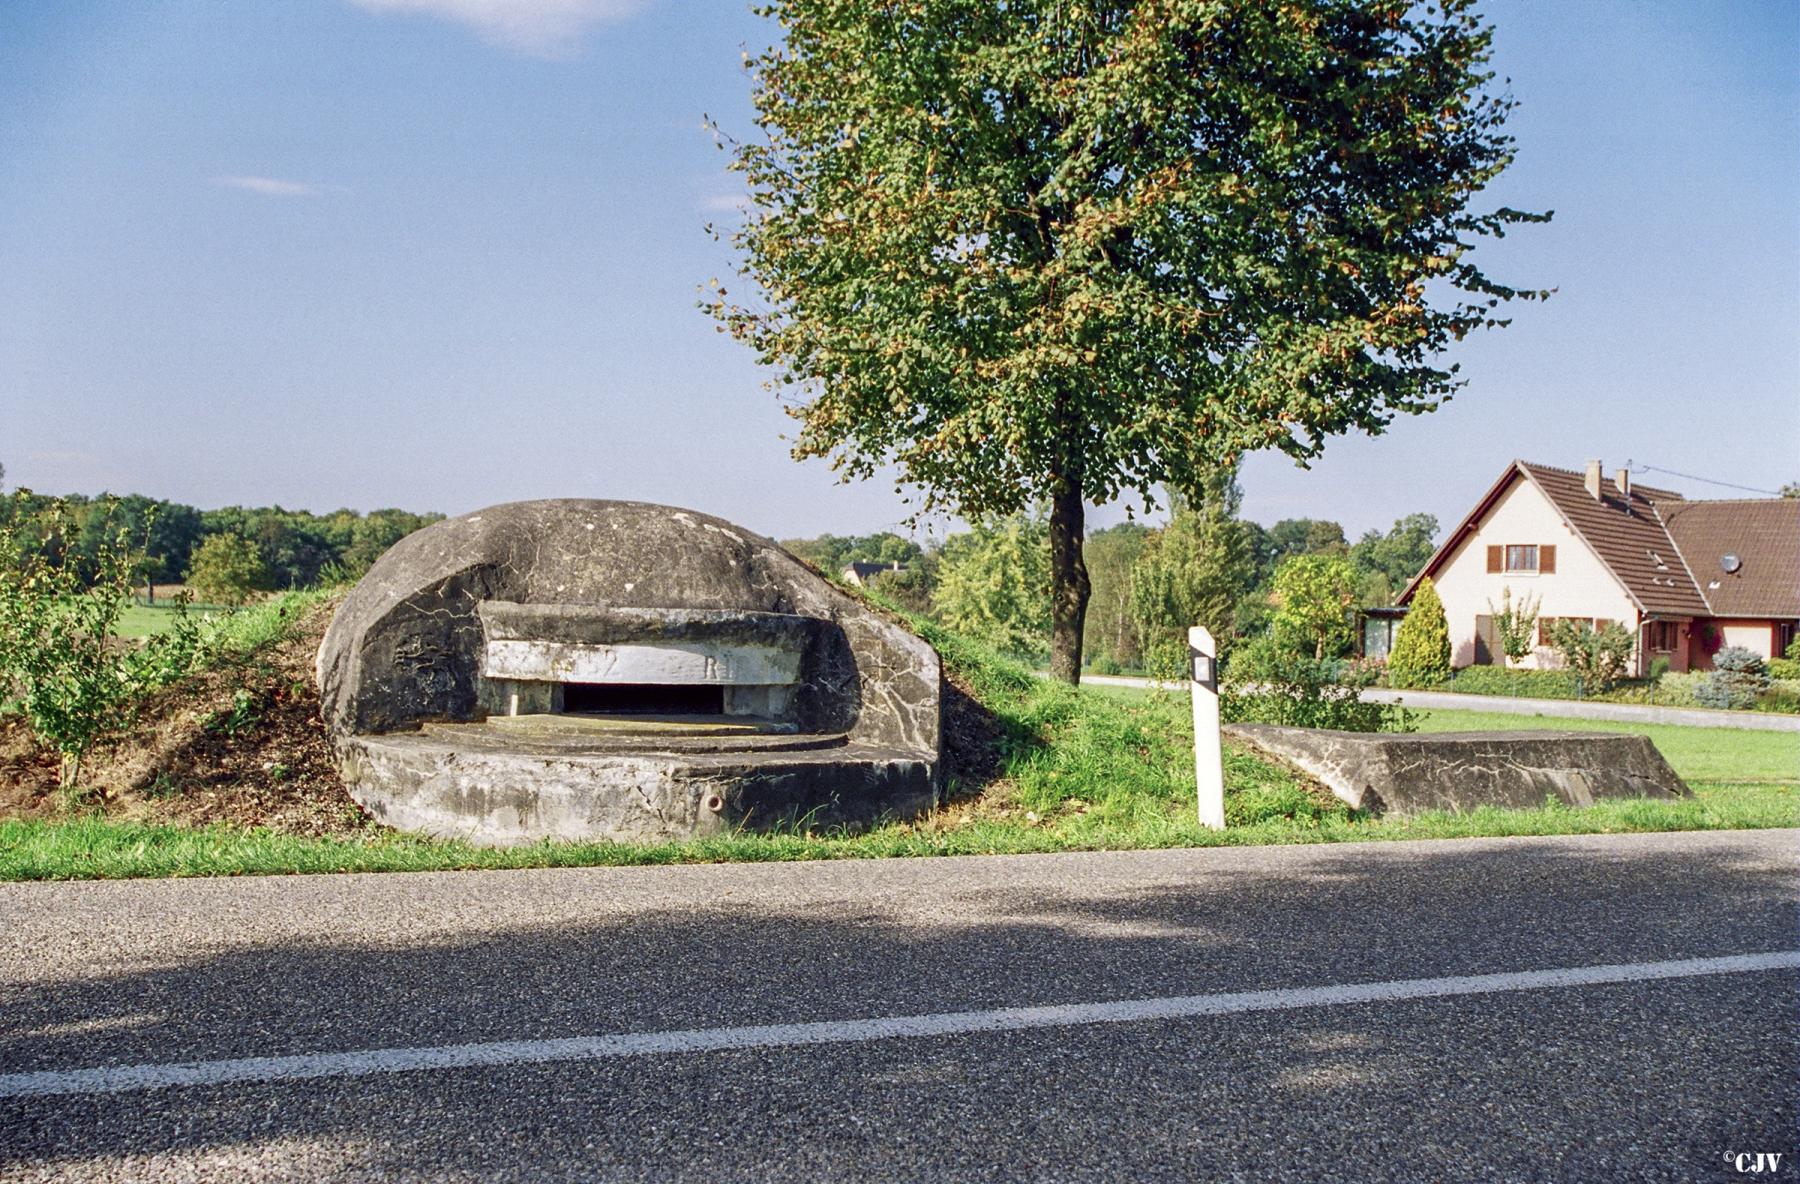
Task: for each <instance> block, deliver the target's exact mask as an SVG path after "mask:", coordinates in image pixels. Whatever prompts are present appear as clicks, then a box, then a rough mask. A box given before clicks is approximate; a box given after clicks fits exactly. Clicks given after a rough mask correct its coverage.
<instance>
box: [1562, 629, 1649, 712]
mask: <svg viewBox="0 0 1800 1184" xmlns="http://www.w3.org/2000/svg"><path fill="white" fill-rule="evenodd" d="M1549 634H1550V644H1551V645H1553V646H1555V647H1556V652H1557V653H1559V654H1561V655H1562V660H1563V666H1564V667H1565V668H1567V669H1568V671H1569V673H1571V674H1573V675H1574V676H1575V677H1576V678H1577V679H1579V680H1580V682H1581V686H1582V688H1583V689H1584V690H1586V691H1588V692H1590V693H1591V692H1594V691H1603V690H1605V689H1606V688H1608V687H1610V686H1611V685H1612V684H1613V683H1615V682H1618V681H1619V680H1620V679H1622V678H1624V677H1625V672H1626V671H1627V670H1629V669H1630V668H1631V655H1632V652H1633V651H1634V650H1635V649H1636V648H1637V635H1636V634H1635V633H1633V632H1632V631H1631V630H1630V629H1627V628H1626V627H1625V626H1623V625H1621V624H1619V623H1618V622H1617V621H1608V622H1607V623H1606V624H1604V625H1602V626H1600V627H1599V628H1598V629H1596V628H1594V627H1593V626H1591V625H1589V624H1588V623H1587V622H1586V621H1578V620H1574V619H1571V618H1564V619H1562V620H1558V621H1555V622H1553V623H1552V624H1551V625H1550V629H1549Z"/></svg>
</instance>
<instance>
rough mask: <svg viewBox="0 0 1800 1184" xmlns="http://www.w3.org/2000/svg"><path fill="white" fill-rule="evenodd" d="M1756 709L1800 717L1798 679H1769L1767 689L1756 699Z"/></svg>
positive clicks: (1799, 686)
mask: <svg viewBox="0 0 1800 1184" xmlns="http://www.w3.org/2000/svg"><path fill="white" fill-rule="evenodd" d="M1756 709H1757V710H1758V711H1775V712H1780V713H1782V714H1784V715H1800V679H1793V678H1777V679H1771V680H1770V682H1769V689H1768V690H1766V691H1764V692H1763V693H1762V694H1761V695H1759V696H1758V697H1757V700H1756Z"/></svg>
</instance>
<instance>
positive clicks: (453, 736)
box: [318, 500, 941, 843]
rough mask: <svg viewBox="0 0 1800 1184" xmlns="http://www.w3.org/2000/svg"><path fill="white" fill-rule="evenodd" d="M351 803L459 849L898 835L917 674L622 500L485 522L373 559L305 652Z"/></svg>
mask: <svg viewBox="0 0 1800 1184" xmlns="http://www.w3.org/2000/svg"><path fill="white" fill-rule="evenodd" d="M318 677H319V685H320V689H321V694H322V699H323V713H324V718H325V723H326V725H327V729H328V731H329V732H330V735H331V739H332V744H333V746H334V749H335V751H336V753H337V757H338V762H339V766H340V769H341V770H342V772H343V775H344V779H345V782H346V784H347V785H348V787H349V789H350V792H351V793H352V794H353V795H354V796H355V797H356V798H357V800H358V801H359V802H361V803H362V804H363V805H364V806H366V807H367V808H368V809H369V810H370V812H371V813H373V814H374V815H375V816H376V817H377V818H380V819H381V820H382V821H384V822H387V823H389V824H390V825H393V826H396V827H399V828H401V829H406V830H418V831H424V832H426V833H430V834H436V835H443V836H456V837H462V838H467V839H470V840H472V841H476V842H482V843H515V842H529V841H532V840H535V839H540V838H563V839H594V838H610V839H666V838H679V837H688V836H694V835H702V834H709V833H719V832H723V831H728V830H731V829H736V828H738V827H749V828H766V827H773V826H780V825H784V824H789V823H792V822H795V821H804V822H806V823H807V824H809V825H831V824H841V823H867V822H872V821H875V820H876V819H878V818H880V817H883V816H911V815H914V814H917V813H919V812H921V811H923V810H926V809H929V808H930V807H931V805H932V804H933V802H934V801H935V799H936V785H937V775H938V761H939V694H940V678H941V676H940V670H939V665H938V658H937V654H936V653H935V652H934V651H933V650H932V649H931V647H930V646H929V645H927V644H926V643H925V642H924V641H922V640H921V639H919V638H918V637H916V636H915V635H913V634H912V633H911V632H909V631H908V630H906V629H904V628H902V627H901V626H899V625H896V624H894V623H893V622H891V621H889V620H887V619H885V618H883V617H882V616H880V615H879V614H877V613H875V612H872V611H871V610H870V609H868V608H867V607H866V606H865V605H863V604H862V603H861V602H859V601H857V600H855V599H854V598H852V597H850V596H849V595H847V594H845V593H844V592H842V591H841V590H839V589H837V588H835V587H833V586H832V585H831V584H830V583H828V582H827V581H825V580H824V579H822V578H821V577H820V576H818V575H817V574H816V573H815V572H813V571H812V570H811V569H809V568H807V567H806V566H805V565H803V564H801V563H800V562H799V561H798V560H796V559H794V558H793V557H792V556H791V555H789V554H787V553H786V552H785V551H783V550H781V548H779V547H778V546H776V545H775V544H774V543H772V542H770V541H769V540H767V539H764V538H760V537H758V536H756V535H754V534H751V533H750V532H748V531H745V530H742V529H741V528H739V527H736V526H733V525H731V524H730V523H728V522H724V521H722V520H720V519H717V518H711V517H708V516H706V515H701V514H696V513H693V512H692V511H687V510H677V509H672V508H669V507H665V506H653V505H646V504H643V503H636V502H614V501H581V500H559V501H540V502H520V503H513V504H510V505H505V506H496V507H493V508H491V509H487V510H483V511H480V512H478V513H475V514H469V515H465V516H464V517H461V518H453V519H448V520H446V521H444V522H440V523H436V524H434V525H433V526H430V527H427V528H426V529H425V530H422V531H419V532H418V533H416V534H414V535H412V536H410V537H409V538H407V539H405V540H403V541H402V542H401V543H399V544H398V545H396V546H395V547H394V548H393V549H392V550H390V551H389V552H388V553H387V554H386V555H384V556H383V557H382V558H381V560H380V561H379V562H377V563H376V565H375V566H374V567H373V568H372V569H371V570H370V571H369V573H368V575H366V576H365V577H364V578H363V579H362V580H361V581H360V582H359V583H358V584H357V586H356V588H355V589H353V590H352V592H351V594H350V596H349V597H348V598H347V599H346V600H345V602H344V604H343V605H342V606H341V607H340V608H339V610H338V613H337V615H336V617H334V619H333V621H332V624H331V628H330V630H329V631H328V632H327V634H326V637H325V642H324V644H323V646H322V647H321V648H320V651H319V660H318Z"/></svg>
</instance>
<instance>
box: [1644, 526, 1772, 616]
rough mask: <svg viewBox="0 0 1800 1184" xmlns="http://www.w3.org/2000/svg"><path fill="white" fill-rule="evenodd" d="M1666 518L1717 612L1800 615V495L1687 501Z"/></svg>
mask: <svg viewBox="0 0 1800 1184" xmlns="http://www.w3.org/2000/svg"><path fill="white" fill-rule="evenodd" d="M1662 517H1663V524H1664V525H1665V526H1667V527H1668V531H1669V536H1670V537H1671V538H1673V539H1674V540H1675V545H1676V546H1677V547H1679V548H1681V556H1682V558H1683V559H1685V560H1687V566H1688V567H1689V568H1690V569H1691V570H1692V571H1693V573H1694V579H1695V581H1696V582H1697V583H1698V584H1699V585H1700V590H1701V592H1702V594H1703V595H1704V596H1705V597H1706V602H1707V604H1709V605H1710V606H1711V607H1712V612H1713V615H1714V616H1716V617H1800V498H1791V497H1785V498H1762V499H1756V500H1751V499H1747V498H1746V499H1740V500H1734V501H1705V502H1682V503H1680V504H1678V505H1672V506H1666V507H1662ZM1727 555H1735V556H1737V559H1738V565H1737V571H1735V572H1727V571H1726V570H1725V568H1724V563H1723V560H1724V557H1725V556H1727Z"/></svg>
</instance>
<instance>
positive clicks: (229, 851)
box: [0, 614, 1800, 880]
mask: <svg viewBox="0 0 1800 1184" xmlns="http://www.w3.org/2000/svg"><path fill="white" fill-rule="evenodd" d="M265 615H266V614H265ZM244 620H245V624H244V625H243V626H242V627H241V628H239V629H238V631H239V632H243V633H244V634H245V638H244V640H243V644H244V645H247V646H248V645H252V644H263V643H264V632H263V631H262V627H261V626H259V628H258V629H251V628H250V625H252V624H257V623H258V622H260V621H261V617H260V616H258V615H257V614H247V615H245V618H244ZM264 624H266V622H265V623H264ZM920 627H921V631H922V632H924V633H925V634H926V635H927V636H928V637H929V639H930V640H931V641H932V642H933V643H934V644H936V645H937V646H938V648H939V650H940V652H942V653H943V655H944V658H945V661H946V663H947V664H948V665H949V666H950V668H951V669H953V670H955V671H957V672H958V673H959V674H960V675H961V677H962V678H963V680H964V681H965V683H966V684H967V686H968V687H969V689H970V691H971V693H972V694H973V695H974V697H975V698H977V699H978V700H980V701H981V702H982V703H983V704H985V705H986V706H987V707H988V709H989V710H990V711H992V712H993V715H994V717H995V719H996V720H997V722H998V725H999V727H1000V729H1001V734H1002V739H1001V742H1000V750H999V768H998V775H997V777H995V778H994V780H992V781H991V782H990V783H989V784H987V785H986V786H985V787H980V788H981V792H980V793H979V794H976V793H973V792H970V791H972V790H973V789H975V788H977V787H956V786H952V791H953V792H952V793H951V795H950V796H951V801H950V803H949V804H947V805H946V806H945V807H944V808H942V809H940V810H939V811H938V812H937V813H936V814H934V815H933V816H931V817H929V818H925V819H921V820H919V821H916V822H910V823H893V824H889V825H885V826H881V827H878V828H875V829H873V830H870V831H867V832H864V833H860V834H850V833H842V832H820V833H812V832H806V831H798V830H797V831H791V832H787V833H775V834H767V833H764V834H738V835H728V836H722V837H717V838H711V839H699V840H692V841H687V842H670V843H657V844H631V843H604V842H602V843H579V844H576V843H541V844H537V845H533V846H529V847H515V848H508V849H484V848H477V847H472V846H469V845H468V844H465V843H460V842H447V841H441V840H432V839H423V838H417V837H411V836H405V835H398V834H394V833H392V832H389V831H384V830H379V829H377V828H375V827H373V826H371V827H369V828H368V829H367V830H365V831H362V832H356V833H351V834H348V835H345V836H340V837H335V838H309V837H299V836H295V835H289V834H280V833H275V832H273V831H269V830H263V829H244V828H232V827H225V826H213V827H206V828H195V827H182V826H174V825H162V824H156V823H147V822H143V821H135V820H132V819H130V818H125V817H111V816H102V815H100V814H88V815H77V816H68V817H59V818H55V819H50V820H43V819H31V820H17V819H14V820H6V821H0V879H6V880H30V879H88V878H124V877H133V876H187V875H244V874H281V873H294V872H336V871H425V870H451V869H463V868H518V867H559V866H586V865H631V864H664V863H711V862H722V861H744V862H756V861H780V860H799V859H866V858H879V857H886V856H921V855H974V854H994V853H1027V852H1042V851H1070V850H1124V849H1132V848H1150V847H1180V846H1246V845H1260V844H1274V843H1320V842H1357V841H1369V840H1390V839H1417V838H1458V837H1474V836H1488V837H1492V836H1507V835H1548V834H1587V833H1613V832H1624V831H1668V830H1709V829H1738V828H1747V827H1772V826H1800V736H1797V735H1790V734H1786V733H1774V732H1750V731H1736V730H1723V729H1712V728H1690V727H1678V726H1672V725H1660V724H1646V725H1631V724H1613V723H1599V722H1591V721H1579V720H1560V719H1545V718H1542V717H1531V716H1514V715H1501V714H1485V713H1476V712H1464V711H1433V712H1429V713H1418V715H1419V720H1420V726H1421V728H1422V730H1427V731H1476V730H1499V729H1510V728H1550V729H1576V728H1581V729H1591V730H1596V731H1631V732H1640V733H1643V734H1645V735H1648V736H1650V737H1651V739H1652V740H1653V741H1654V742H1655V743H1656V745H1657V747H1658V748H1659V749H1660V750H1661V751H1662V752H1663V754H1664V756H1665V757H1667V758H1668V760H1669V762H1670V764H1672V765H1673V766H1674V767H1675V769H1676V771H1677V772H1678V773H1680V774H1681V775H1682V776H1683V777H1684V778H1686V779H1687V780H1688V782H1689V784H1690V785H1691V786H1692V787H1693V789H1694V791H1695V797H1694V798H1693V799H1691V800H1687V801H1681V802H1653V801H1607V802H1601V803H1598V804H1596V805H1594V806H1592V807H1590V808H1588V809H1585V810H1577V809H1572V808H1569V807H1566V806H1562V805H1546V806H1544V807H1541V808H1538V809H1532V810H1501V809H1490V808H1484V809H1480V810H1475V811H1470V812H1467V813H1461V814H1452V813H1434V814H1426V815H1421V816H1418V817H1414V818H1409V819H1392V820H1386V819H1375V818H1370V817H1367V816H1363V815H1358V814H1353V813H1352V812H1351V811H1349V810H1348V809H1347V808H1346V807H1345V806H1344V805H1343V804H1342V803H1341V802H1339V801H1337V800H1336V799H1335V798H1332V797H1330V796H1329V795H1328V794H1321V793H1320V792H1318V791H1317V790H1315V789H1314V788H1312V787H1310V786H1308V785H1307V784H1305V783H1303V782H1301V781H1300V780H1298V779H1296V778H1295V777H1293V776H1291V775H1290V774H1289V773H1288V772H1286V771H1285V770H1283V769H1281V768H1279V767H1277V766H1274V765H1271V764H1269V763H1267V762H1266V761H1263V760H1261V759H1259V758H1258V757H1256V756H1254V755H1252V754H1250V753H1248V752H1242V751H1236V750H1233V749H1231V748H1229V747H1228V748H1227V752H1226V783H1227V797H1226V819H1227V822H1228V823H1229V824H1230V825H1229V827H1228V829H1226V830H1225V831H1223V832H1213V831H1208V830H1204V829H1202V828H1201V827H1200V826H1199V824H1198V823H1197V821H1196V820H1195V818H1194V773H1193V755H1192V730H1191V729H1192V724H1191V717H1190V714H1189V705H1188V702H1187V699H1186V697H1185V696H1181V695H1174V694H1160V695H1159V694H1144V693H1142V692H1127V693H1123V694H1121V693H1119V692H1118V691H1117V690H1116V689H1113V688H1094V689H1087V690H1082V691H1079V692H1078V691H1073V690H1071V689H1070V688H1068V687H1064V686H1061V685H1060V684H1055V683H1049V682H1045V681H1043V680H1040V679H1037V678H1034V677H1032V675H1031V674H1030V673H1029V672H1028V671H1026V670H1024V669H1023V668H1022V667H1018V666H1016V665H1014V664H1012V663H1009V662H1006V661H1003V660H1000V659H997V658H995V657H994V656H993V655H992V654H990V653H987V652H985V651H983V650H982V649H980V647H977V646H974V645H972V644H971V643H968V642H966V641H964V640H962V639H960V638H957V637H955V636H953V635H950V634H946V633H944V632H943V631H942V630H939V629H937V628H935V627H932V626H929V625H925V624H921V626H920ZM959 790H960V792H959Z"/></svg>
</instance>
